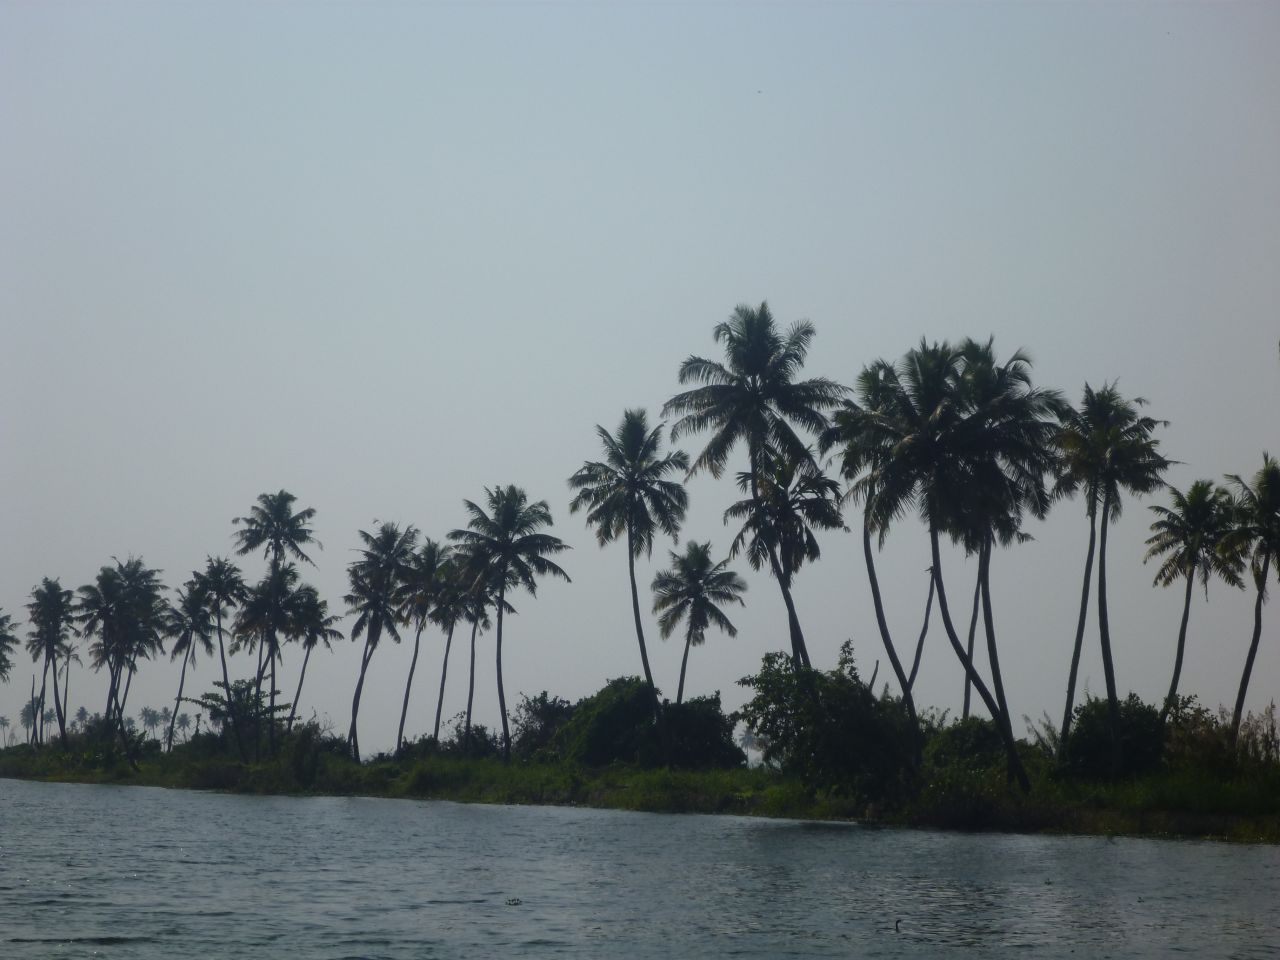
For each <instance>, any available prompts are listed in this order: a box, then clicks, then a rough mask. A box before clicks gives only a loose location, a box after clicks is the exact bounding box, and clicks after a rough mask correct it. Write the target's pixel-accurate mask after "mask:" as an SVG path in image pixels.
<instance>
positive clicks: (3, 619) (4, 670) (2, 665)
mask: <svg viewBox="0 0 1280 960" xmlns="http://www.w3.org/2000/svg"><path fill="white" fill-rule="evenodd" d="M18 642H19V641H18V635H17V634H16V633H14V630H13V617H12V616H11V615H10V614H7V613H5V612H4V611H2V610H0V683H7V682H8V680H9V672H10V671H11V670H12V669H13V652H14V650H16V649H17V647H18ZM8 725H9V724H8V721H6V722H5V726H6V727H7V726H8Z"/></svg>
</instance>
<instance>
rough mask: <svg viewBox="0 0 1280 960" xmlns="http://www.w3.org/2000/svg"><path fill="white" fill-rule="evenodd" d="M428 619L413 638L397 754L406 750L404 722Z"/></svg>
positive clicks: (397, 734) (405, 683)
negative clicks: (423, 631)
mask: <svg viewBox="0 0 1280 960" xmlns="http://www.w3.org/2000/svg"><path fill="white" fill-rule="evenodd" d="M426 624H427V621H426V618H425V617H423V618H419V620H418V629H417V631H416V632H415V633H414V636H413V659H412V660H411V661H409V676H408V678H407V679H406V680H405V682H404V704H403V705H402V706H401V707H400V726H399V728H398V729H397V730H396V753H397V754H399V753H401V751H402V750H403V749H404V721H405V718H406V717H407V716H408V715H409V690H410V689H411V688H412V687H413V672H414V671H415V670H417V669H418V646H419V644H421V642H422V630H423V628H424V627H425V626H426Z"/></svg>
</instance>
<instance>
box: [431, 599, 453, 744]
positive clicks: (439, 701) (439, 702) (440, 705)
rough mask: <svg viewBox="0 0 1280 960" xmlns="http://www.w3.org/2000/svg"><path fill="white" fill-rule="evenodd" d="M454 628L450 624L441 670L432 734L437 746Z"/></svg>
mask: <svg viewBox="0 0 1280 960" xmlns="http://www.w3.org/2000/svg"><path fill="white" fill-rule="evenodd" d="M453 628H454V624H452V623H450V624H449V633H448V636H447V637H446V638H445V641H444V666H442V667H441V668H440V696H439V698H438V699H437V700H436V725H435V729H434V730H432V732H431V737H432V739H433V740H435V742H436V745H437V746H439V744H440V712H441V711H442V710H443V709H444V680H445V677H447V676H448V675H449V650H450V649H451V648H452V647H453Z"/></svg>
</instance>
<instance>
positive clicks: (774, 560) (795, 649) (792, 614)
mask: <svg viewBox="0 0 1280 960" xmlns="http://www.w3.org/2000/svg"><path fill="white" fill-rule="evenodd" d="M758 462H759V452H758V451H757V450H756V449H755V447H754V446H753V447H752V448H751V507H752V509H753V510H754V511H755V513H756V514H757V516H758V515H759V514H760V513H761V512H762V511H763V508H762V506H761V503H760V484H759V480H758V475H759V472H760V471H759V466H758ZM764 540H765V552H766V553H768V555H769V569H770V570H772V571H773V578H774V579H775V580H777V581H778V588H779V589H780V590H781V591H782V602H783V603H784V604H785V605H786V607H787V629H788V630H789V631H790V634H791V661H792V664H793V665H794V666H795V668H796V669H797V670H799V669H800V668H801V667H804V668H805V669H806V670H808V669H810V667H811V666H812V664H811V663H810V662H809V649H808V648H807V647H806V646H805V642H804V631H803V630H801V629H800V617H799V616H797V615H796V605H795V601H794V600H793V599H792V598H791V583H790V581H789V580H788V578H787V577H786V575H785V574H784V573H783V570H782V564H781V563H779V562H778V551H777V550H776V549H775V547H774V545H773V543H772V541H771V540H770V539H769V538H768V537H765V538H764Z"/></svg>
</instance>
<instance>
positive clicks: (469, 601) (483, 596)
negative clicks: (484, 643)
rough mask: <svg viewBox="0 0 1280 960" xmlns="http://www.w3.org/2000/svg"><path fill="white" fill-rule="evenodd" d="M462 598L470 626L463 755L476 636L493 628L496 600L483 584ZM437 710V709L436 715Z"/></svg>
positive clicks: (467, 748)
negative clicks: (492, 608) (469, 658)
mask: <svg viewBox="0 0 1280 960" xmlns="http://www.w3.org/2000/svg"><path fill="white" fill-rule="evenodd" d="M462 597H463V617H464V618H465V619H466V621H467V622H468V623H470V624H471V664H470V669H469V671H468V673H467V714H466V721H465V723H464V726H463V728H462V752H463V755H464V756H465V755H469V754H470V753H471V707H472V705H473V704H474V702H475V696H476V636H477V635H478V634H479V633H480V632H481V631H484V630H488V629H489V628H490V627H492V626H493V623H492V621H491V620H490V619H489V607H491V606H493V605H494V604H495V603H496V602H497V598H496V597H494V596H493V595H492V594H490V593H489V591H488V588H487V587H486V585H485V584H483V583H481V584H474V583H473V584H472V585H471V587H470V589H468V590H467V592H466V593H464V594H462ZM507 612H508V613H514V612H515V609H514V608H513V607H512V606H511V605H510V604H508V605H507ZM438 712H439V708H437V713H438ZM438 724H439V718H438V717H437V727H436V742H437V743H439V738H440V733H439V729H440V728H439V725H438Z"/></svg>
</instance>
